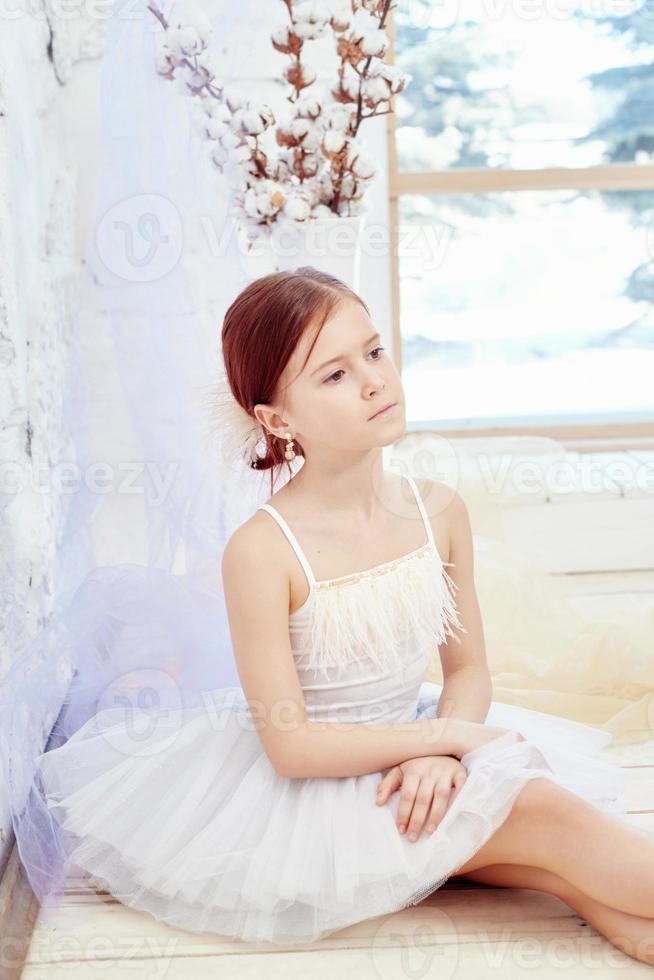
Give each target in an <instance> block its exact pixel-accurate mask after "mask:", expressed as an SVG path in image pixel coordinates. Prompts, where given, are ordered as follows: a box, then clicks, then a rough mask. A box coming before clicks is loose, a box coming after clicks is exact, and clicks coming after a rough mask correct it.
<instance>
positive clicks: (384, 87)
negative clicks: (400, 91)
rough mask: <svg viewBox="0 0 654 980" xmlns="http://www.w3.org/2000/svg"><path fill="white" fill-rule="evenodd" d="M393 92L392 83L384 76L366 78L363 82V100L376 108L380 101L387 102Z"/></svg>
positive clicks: (371, 107) (370, 106)
mask: <svg viewBox="0 0 654 980" xmlns="http://www.w3.org/2000/svg"><path fill="white" fill-rule="evenodd" d="M390 94H391V89H390V85H389V84H388V82H387V81H386V80H385V79H384V78H380V77H379V76H378V77H376V78H364V79H363V82H362V83H361V95H362V97H363V101H364V102H365V104H366V105H367V106H368V107H369V108H370V109H374V108H375V106H376V105H377V104H378V103H379V102H385V101H386V100H387V99H388V97H389V95H390Z"/></svg>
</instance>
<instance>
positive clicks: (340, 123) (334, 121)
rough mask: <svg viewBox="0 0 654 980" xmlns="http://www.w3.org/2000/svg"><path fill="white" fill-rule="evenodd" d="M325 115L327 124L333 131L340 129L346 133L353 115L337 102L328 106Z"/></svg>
mask: <svg viewBox="0 0 654 980" xmlns="http://www.w3.org/2000/svg"><path fill="white" fill-rule="evenodd" d="M323 115H324V117H325V122H326V123H327V125H328V126H329V127H330V128H331V129H338V130H340V131H341V132H343V133H345V132H347V130H348V129H349V127H350V122H351V120H352V113H351V112H350V110H349V109H346V108H345V107H344V106H343V105H339V104H338V103H337V102H332V103H330V104H329V105H328V106H326V108H325V110H324V112H323Z"/></svg>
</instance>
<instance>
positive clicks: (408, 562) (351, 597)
mask: <svg viewBox="0 0 654 980" xmlns="http://www.w3.org/2000/svg"><path fill="white" fill-rule="evenodd" d="M407 481H408V483H409V484H410V486H411V489H412V490H413V493H414V495H415V498H416V502H417V504H418V507H419V510H420V514H421V517H422V520H423V523H424V526H425V530H426V532H427V541H426V542H425V544H424V545H422V547H420V548H418V549H416V550H415V551H412V552H410V553H409V554H407V555H403V556H401V557H400V558H397V559H395V560H394V561H389V562H384V563H382V564H381V565H376V566H375V567H374V568H369V569H365V570H364V571H362V572H355V573H353V574H351V575H342V576H340V577H338V578H334V579H323V580H316V578H315V577H314V574H313V571H312V569H311V566H310V565H309V562H308V561H307V559H306V556H305V554H304V552H303V550H302V548H301V547H300V544H299V542H298V540H297V538H296V537H295V535H294V534H293V531H292V530H291V529H290V527H289V526H288V524H287V522H286V520H285V519H284V518H283V517H282V515H281V514H280V513H279V511H277V510H276V509H275V508H274V507H272V506H271V505H270V504H263V505H262V509H264V510H267V511H268V512H269V513H270V514H271V515H272V516H273V517H274V518H275V520H276V521H277V523H278V524H279V526H280V527H281V529H282V530H283V532H284V534H285V535H286V537H287V538H288V540H289V543H290V544H291V546H292V548H293V550H294V551H295V553H296V555H297V557H298V559H299V561H300V563H301V565H302V567H303V569H304V572H305V574H306V577H307V580H308V582H309V595H308V597H307V600H306V602H305V603H304V604H303V605H302V606H300V608H299V609H296V610H295V611H294V612H292V613H290V614H289V628H290V630H291V634H292V641H293V652H294V655H295V656H296V658H297V659H298V660H299V661H301V666H302V668H303V669H304V670H311V669H313V670H317V671H323V672H327V671H328V670H329V669H330V668H334V667H336V668H344V667H347V666H348V665H352V664H353V663H363V662H364V661H365V662H370V663H372V664H374V665H376V666H378V667H380V668H383V669H387V670H397V669H401V668H402V667H404V666H406V665H407V662H408V659H415V658H416V656H418V655H419V653H420V651H421V650H423V651H425V650H426V651H432V650H433V651H435V650H436V648H437V647H438V646H439V645H440V644H442V643H445V642H446V640H447V637H448V636H451V637H453V638H454V639H455V640H456V641H457V643H460V642H461V640H460V638H459V637H458V636H457V635H456V633H455V632H454V629H453V628H454V627H456V628H457V629H458V630H460V631H461V632H462V633H465V632H466V630H465V629H464V627H463V626H462V624H461V622H460V620H459V616H458V612H457V609H456V603H455V593H456V589H457V586H456V583H455V582H454V581H453V579H452V578H451V577H450V575H449V574H448V573H447V571H446V568H445V566H446V565H448V566H451V565H452V563H451V562H443V561H442V559H441V557H440V554H439V552H438V548H437V547H436V544H435V541H434V537H433V533H432V530H431V525H430V523H429V519H428V517H427V513H426V511H425V508H424V504H423V502H422V499H421V497H420V494H419V492H418V488H417V486H416V484H415V481H414V480H413V478H412V477H407Z"/></svg>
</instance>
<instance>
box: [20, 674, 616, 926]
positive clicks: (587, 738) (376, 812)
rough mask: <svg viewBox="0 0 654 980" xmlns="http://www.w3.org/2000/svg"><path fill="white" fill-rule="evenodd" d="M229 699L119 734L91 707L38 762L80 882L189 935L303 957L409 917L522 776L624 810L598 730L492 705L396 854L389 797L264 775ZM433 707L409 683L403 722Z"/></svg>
mask: <svg viewBox="0 0 654 980" xmlns="http://www.w3.org/2000/svg"><path fill="white" fill-rule="evenodd" d="M236 691H237V689H223V690H222V691H220V692H219V697H218V699H214V700H213V701H212V704H211V710H210V711H209V710H207V708H206V706H203V707H197V708H193V709H191V710H189V709H186V710H184V709H182V708H180V709H179V710H167V711H165V712H160V713H159V714H157V715H153V714H148V713H147V712H146V711H143V712H138V711H131V712H130V714H129V724H128V723H126V720H125V713H124V711H123V709H120V708H108V709H105V710H103V711H100V712H98V714H96V715H95V716H94V717H93V718H91V719H90V720H89V721H88V722H87V723H86V724H85V725H84V726H83V727H82V728H80V729H79V730H78V731H77V732H75V734H74V735H73V736H72V737H71V738H70V739H69V740H68V741H67V742H66V743H64V744H63V745H61V746H60V747H59V748H56V749H53V750H51V751H49V752H47V753H45V754H43V755H42V756H41V757H40V760H39V761H40V767H41V775H42V780H43V786H44V790H45V793H46V799H47V802H48V807H49V809H50V810H51V812H52V814H53V816H54V817H55V819H56V820H57V821H58V823H59V824H60V825H61V826H62V828H63V829H64V830H65V831H66V832H67V834H69V835H70V837H69V839H70V840H71V841H73V842H74V848H73V850H72V861H73V862H74V864H75V865H77V866H78V867H79V868H81V869H83V870H84V871H86V872H87V873H88V876H89V881H90V883H91V884H92V885H94V886H96V887H99V888H101V889H103V890H106V891H108V892H110V893H111V894H112V895H114V896H115V898H116V899H118V900H119V901H120V902H122V903H123V904H125V905H128V906H132V907H134V908H136V909H140V910H143V911H145V912H149V913H150V914H151V915H153V916H154V917H155V918H156V919H159V920H162V921H163V922H166V923H169V924H171V925H174V926H178V927H181V928H183V929H187V930H190V931H192V932H200V933H203V932H211V933H216V934H218V935H221V936H229V937H236V938H241V939H244V940H249V941H257V940H264V941H266V940H267V941H270V942H273V943H280V944H292V943H306V942H312V941H315V940H317V939H320V938H321V937H323V936H325V935H327V934H329V933H331V932H333V931H335V930H337V929H340V928H343V927H345V926H348V925H351V924H352V923H355V922H359V921H362V920H364V919H368V918H372V917H374V916H377V915H382V914H385V913H390V912H393V911H396V910H398V909H401V908H403V907H405V906H407V905H410V904H415V903H417V902H419V901H421V899H423V898H424V897H425V896H426V895H428V894H429V893H430V892H432V891H434V890H435V889H437V888H439V887H440V886H441V885H442V884H443V883H444V882H445V881H446V880H447V879H448V877H450V876H451V875H452V874H455V873H456V871H457V869H458V868H459V867H461V866H462V865H463V864H464V863H466V862H467V861H468V860H469V859H470V857H471V856H472V855H474V854H475V852H476V851H478V850H479V848H481V847H482V846H483V844H484V843H485V842H486V841H487V840H488V839H489V837H490V836H491V835H492V834H493V833H494V832H495V831H496V830H497V829H498V827H500V826H501V824H502V823H503V822H504V820H505V819H506V818H507V816H508V815H509V813H510V812H511V808H512V805H513V803H514V801H515V799H516V797H517V795H518V793H519V792H520V790H521V788H522V787H523V786H524V785H525V784H526V783H527V782H528V781H529V780H530V779H534V778H537V777H543V776H545V777H546V778H548V779H551V780H553V781H555V782H556V783H558V784H559V785H561V786H564V787H566V788H567V789H569V790H571V791H573V792H574V793H576V794H577V795H578V796H581V797H583V798H585V799H586V800H588V801H590V802H592V803H594V804H595V805H596V806H597V807H599V808H601V809H603V810H606V811H610V812H614V813H618V814H620V813H624V812H625V810H626V802H625V781H624V771H623V770H622V769H621V768H620V767H619V766H617V765H615V764H613V763H611V762H608V761H605V760H603V759H601V758H600V756H599V750H600V749H601V748H602V747H603V746H604V745H606V744H607V743H608V742H609V741H610V740H611V735H610V734H609V733H608V732H605V731H603V730H602V729H598V728H594V727H592V726H590V725H586V724H582V723H579V722H573V721H570V720H568V719H562V718H558V717H556V716H553V715H548V714H545V713H543V712H538V711H533V710H531V709H527V708H520V707H516V706H514V705H507V704H503V703H498V702H493V703H492V705H491V708H490V711H489V713H488V716H487V724H489V725H493V726H495V725H497V726H500V727H503V728H510V729H511V730H512V731H511V732H509V733H508V734H505V735H502V736H501V737H499V738H497V739H494V740H493V741H491V742H489V743H487V744H486V745H484V746H481V747H479V748H477V749H475V750H474V751H472V752H469V753H468V754H467V755H464V756H463V759H462V762H463V764H464V765H465V767H466V769H467V773H468V775H467V780H466V781H465V783H464V784H463V786H462V788H461V789H460V790H459V792H458V794H457V796H456V798H455V799H454V800H453V801H452V803H451V805H450V806H449V808H448V809H447V811H446V812H445V814H444V816H443V818H442V819H441V822H440V824H439V825H438V826H437V828H436V831H435V832H434V833H433V834H431V835H430V834H428V833H427V832H426V831H425V830H423V832H422V833H421V834H420V836H419V838H418V840H417V841H415V842H412V841H409V840H408V839H407V838H406V836H405V835H401V834H400V833H399V831H398V829H397V826H396V823H395V816H396V812H397V807H398V803H399V795H400V794H399V790H396V791H395V792H394V793H393V794H392V795H391V796H390V798H389V799H388V800H387V802H386V803H385V804H384V805H381V806H380V805H378V804H377V803H376V801H375V800H376V793H377V787H378V785H379V782H380V779H381V776H382V773H366V774H363V775H358V776H347V777H311V778H305V779H291V778H286V777H282V776H280V775H279V774H278V773H277V772H276V771H275V769H274V768H273V766H272V764H271V763H270V761H269V759H268V757H267V755H266V754H265V752H264V751H263V748H262V746H261V743H260V741H259V737H258V735H257V733H256V731H255V730H254V727H253V725H252V722H251V720H250V715H249V711H248V709H247V703H246V702H245V701H244V700H243V697H242V692H240V689H238V694H237V693H236ZM440 693H441V687H440V685H438V684H435V683H431V682H424V683H423V685H422V686H421V689H420V701H419V704H418V710H417V712H416V718H419V717H435V714H436V704H437V701H438V697H439V696H440ZM230 698H231V700H230ZM516 731H517V732H520V733H521V734H523V735H524V736H525V738H526V741H523V742H521V741H518V740H517V738H516V737H515V735H514V732H516Z"/></svg>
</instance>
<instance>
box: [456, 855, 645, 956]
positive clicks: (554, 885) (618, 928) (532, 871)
mask: <svg viewBox="0 0 654 980" xmlns="http://www.w3.org/2000/svg"><path fill="white" fill-rule="evenodd" d="M454 877H457V876H454ZM461 877H465V878H469V879H470V880H471V881H479V882H482V883H483V884H485V885H495V886H498V887H500V888H533V889H535V890H536V891H542V892H548V893H549V894H551V895H556V897H557V898H560V899H561V900H562V901H564V902H565V903H566V904H567V905H569V906H570V907H571V908H572V909H574V911H575V912H576V913H577V914H578V915H580V916H581V917H582V919H585V920H586V922H588V923H590V925H591V926H593V928H594V929H596V930H597V931H598V932H599V933H600V934H601V935H602V936H605V937H606V939H608V940H609V941H610V942H611V943H613V945H614V946H616V947H617V948H618V949H620V950H622V952H623V953H625V954H626V955H627V956H631V957H632V958H633V959H636V960H640V961H641V962H643V963H647V964H648V965H649V966H654V919H650V918H644V917H642V916H639V915H629V913H627V912H620V911H619V910H618V909H614V908H610V907H609V906H608V905H604V904H602V902H598V901H597V900H596V899H594V898H591V897H590V896H589V895H586V894H584V892H580V891H579V889H578V888H575V887H574V886H573V885H571V884H570V883H569V882H567V881H564V879H563V878H560V877H559V876H558V875H555V874H553V873H552V872H551V871H545V870H544V869H543V868H532V867H529V866H527V865H522V864H491V865H489V866H487V867H485V868H477V870H476V871H471V872H469V873H468V874H466V875H462V876H461Z"/></svg>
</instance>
